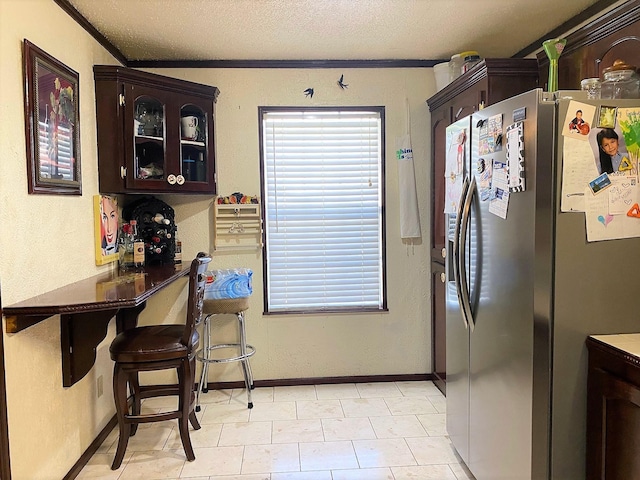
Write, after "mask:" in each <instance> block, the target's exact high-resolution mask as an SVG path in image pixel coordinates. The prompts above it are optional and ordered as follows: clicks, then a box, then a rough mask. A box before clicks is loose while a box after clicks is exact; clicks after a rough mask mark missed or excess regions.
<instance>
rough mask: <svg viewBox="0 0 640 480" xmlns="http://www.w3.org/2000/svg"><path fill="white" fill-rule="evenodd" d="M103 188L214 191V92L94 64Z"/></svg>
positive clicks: (207, 88)
mask: <svg viewBox="0 0 640 480" xmlns="http://www.w3.org/2000/svg"><path fill="white" fill-rule="evenodd" d="M94 76H95V85H96V113H97V130H98V171H99V182H100V191H101V192H105V193H203V194H215V193H216V174H215V135H214V119H215V102H216V99H217V96H218V94H219V90H218V89H217V88H216V87H212V86H208V85H202V84H197V83H193V82H187V81H184V80H178V79H174V78H170V77H165V76H162V75H156V74H151V73H147V72H140V71H137V70H134V69H129V68H126V67H117V66H100V65H97V66H95V67H94Z"/></svg>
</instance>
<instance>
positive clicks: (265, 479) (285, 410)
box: [77, 381, 473, 480]
mask: <svg viewBox="0 0 640 480" xmlns="http://www.w3.org/2000/svg"><path fill="white" fill-rule="evenodd" d="M246 398H247V397H246V394H245V391H244V390H243V389H237V390H236V389H234V390H216V391H214V390H210V391H209V392H208V393H207V394H204V395H203V396H201V402H202V410H201V411H200V413H198V418H199V420H200V423H201V425H202V428H201V429H200V430H191V441H192V442H193V446H194V450H195V454H196V460H195V461H194V462H187V461H186V459H185V455H184V451H183V450H182V445H181V443H180V437H179V434H178V431H177V430H178V429H177V421H176V420H172V421H167V422H160V423H155V424H146V425H141V426H140V427H139V428H138V433H137V434H136V435H135V436H134V437H131V439H130V440H129V446H128V447H127V452H126V454H125V458H124V461H123V463H122V466H121V467H120V469H118V470H116V471H112V470H110V465H111V462H112V460H113V455H114V452H115V448H116V444H117V439H118V433H117V428H116V429H115V430H114V431H113V432H111V433H110V434H109V436H108V438H107V439H106V440H105V442H104V444H103V445H102V446H101V447H100V448H99V450H98V451H97V452H96V454H95V455H94V456H93V457H92V458H91V460H90V461H89V463H88V464H87V465H86V466H85V468H84V469H83V470H82V472H81V473H80V475H79V476H78V477H77V478H78V479H110V480H116V479H117V480H133V479H144V480H156V479H158V480H159V479H164V480H177V479H180V480H187V479H188V480H406V479H413V480H416V479H417V480H431V479H434V480H461V479H464V480H469V479H470V480H473V476H472V475H471V474H470V473H469V471H468V470H467V469H466V467H465V466H464V465H463V464H462V463H461V460H460V458H459V457H458V455H457V454H456V453H455V451H454V449H453V447H452V445H451V442H450V441H449V438H448V437H447V436H446V431H445V398H444V397H443V395H442V394H441V393H440V391H439V390H438V389H437V388H436V387H435V386H434V385H433V383H432V382H427V381H425V382H388V383H358V384H354V383H351V384H338V385H315V386H314V385H309V386H291V387H263V388H256V389H255V390H254V391H253V402H254V408H253V409H251V410H249V409H248V408H247V404H246ZM172 401H173V400H172V399H170V398H160V399H148V400H146V401H145V402H144V403H143V409H154V410H155V411H160V410H162V409H163V408H164V409H166V408H169V407H171V406H172V404H170V403H169V404H168V403H167V402H172Z"/></svg>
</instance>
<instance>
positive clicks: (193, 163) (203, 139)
mask: <svg viewBox="0 0 640 480" xmlns="http://www.w3.org/2000/svg"><path fill="white" fill-rule="evenodd" d="M207 121H208V119H207V115H206V113H205V112H204V111H203V110H202V109H201V108H200V107H198V106H196V105H192V104H187V105H184V106H182V108H181V109H180V163H181V173H182V176H183V177H184V180H185V181H186V182H206V181H207V178H208V172H207V164H208V158H207V142H208V139H207V136H208V131H209V129H208V125H207Z"/></svg>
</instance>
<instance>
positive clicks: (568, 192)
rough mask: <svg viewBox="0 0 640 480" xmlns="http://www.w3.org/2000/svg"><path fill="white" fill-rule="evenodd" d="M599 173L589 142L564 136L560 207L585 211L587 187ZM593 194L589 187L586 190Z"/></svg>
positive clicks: (566, 209)
mask: <svg viewBox="0 0 640 480" xmlns="http://www.w3.org/2000/svg"><path fill="white" fill-rule="evenodd" d="M598 175H599V172H598V167H597V166H596V163H595V162H594V159H593V151H592V149H591V146H590V144H589V142H584V141H581V140H577V139H575V138H570V137H564V141H563V147H562V194H561V197H562V198H561V200H560V209H561V211H563V212H584V211H585V198H584V195H585V187H586V186H587V185H588V184H589V182H590V181H591V180H593V179H594V178H596V177H597V176H598ZM586 191H587V192H589V194H591V192H590V191H589V189H587V190H586Z"/></svg>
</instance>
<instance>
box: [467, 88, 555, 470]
mask: <svg viewBox="0 0 640 480" xmlns="http://www.w3.org/2000/svg"><path fill="white" fill-rule="evenodd" d="M538 100H539V91H537V90H535V91H532V92H528V93H526V94H522V95H519V96H517V97H514V98H512V99H510V100H506V101H504V102H500V103H498V104H496V105H493V106H490V107H488V108H486V109H484V110H481V111H479V112H477V113H476V114H474V115H473V120H472V125H473V130H472V134H471V138H472V139H473V142H472V145H471V150H472V154H471V165H470V169H471V171H473V172H475V175H476V179H477V184H478V185H480V186H479V187H477V188H479V191H477V192H476V195H475V199H474V203H473V208H472V209H471V223H470V228H469V235H470V242H471V246H470V253H471V257H470V258H471V263H472V266H471V270H470V278H471V280H472V282H471V299H472V310H473V314H474V324H475V328H474V330H473V332H472V333H471V335H470V344H469V365H470V371H469V418H470V420H469V462H468V466H469V468H470V469H471V471H472V472H473V474H474V475H475V477H476V478H477V480H495V479H509V480H519V479H530V478H531V462H532V459H531V448H532V440H531V438H532V418H531V415H532V390H533V385H532V383H533V380H532V371H533V323H534V322H533V285H534V265H535V261H534V259H535V256H534V247H535V242H534V219H535V197H536V196H535V191H536V176H535V172H536V162H538V161H550V159H541V158H536V157H537V153H538V152H537V151H536V135H537V132H538V118H537V113H538ZM523 108H524V109H525V110H524V111H525V112H526V119H525V120H524V121H523V122H522V126H523V134H524V151H525V160H526V161H525V175H526V177H525V186H526V190H525V191H523V192H519V193H511V194H510V199H509V205H508V211H507V217H506V219H502V218H500V217H499V216H497V215H495V214H493V213H491V212H489V206H490V203H491V201H490V199H489V198H487V195H486V192H482V191H481V190H482V186H481V185H482V184H481V182H480V180H481V178H480V173H481V170H482V168H478V166H479V165H481V164H482V162H481V160H483V161H484V165H485V167H486V168H491V167H493V166H495V162H506V142H507V136H506V133H505V132H506V128H507V127H508V126H509V125H511V124H512V123H514V122H513V118H514V111H516V110H519V111H520V112H522V110H521V109H523ZM550 113H552V110H551V111H550ZM551 119H552V117H550V119H549V121H551ZM480 122H482V123H480ZM498 125H500V126H498ZM486 127H488V128H486ZM481 129H482V131H481ZM500 132H501V133H502V138H503V141H502V144H501V145H499V144H498V143H499V142H498V141H497V134H498V133H500ZM487 136H489V137H491V136H493V137H494V138H489V139H488V140H489V141H488V142H485V141H484V140H486V139H487ZM492 143H494V144H495V147H494V148H491V144H492ZM497 173H498V172H497V170H494V171H493V175H494V176H495V175H496V174H497ZM494 181H495V178H494Z"/></svg>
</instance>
